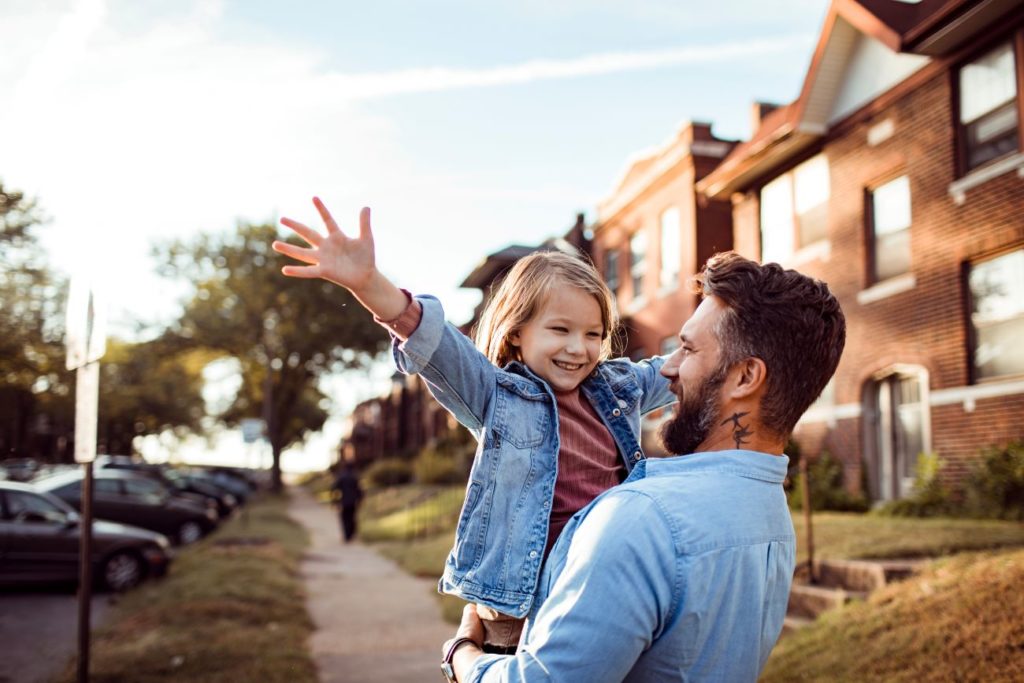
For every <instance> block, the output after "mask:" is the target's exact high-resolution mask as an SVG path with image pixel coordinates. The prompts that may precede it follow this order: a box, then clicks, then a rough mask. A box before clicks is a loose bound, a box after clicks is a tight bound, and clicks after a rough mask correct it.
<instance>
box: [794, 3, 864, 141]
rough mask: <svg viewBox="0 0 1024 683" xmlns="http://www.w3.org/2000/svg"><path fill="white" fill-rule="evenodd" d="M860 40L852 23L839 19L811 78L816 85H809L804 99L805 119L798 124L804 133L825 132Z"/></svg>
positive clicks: (858, 33) (803, 117) (802, 118)
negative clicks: (854, 50) (847, 68)
mask: <svg viewBox="0 0 1024 683" xmlns="http://www.w3.org/2000/svg"><path fill="white" fill-rule="evenodd" d="M858 36H860V32H859V31H857V29H855V28H854V27H853V26H852V25H851V24H850V23H849V22H847V21H846V20H845V19H843V18H842V17H836V21H835V24H833V26H832V31H831V33H830V34H829V36H828V42H827V43H826V44H825V48H824V52H823V53H822V55H821V59H820V60H819V61H818V64H817V69H816V70H815V73H814V74H813V76H812V78H813V79H814V81H813V82H812V83H810V84H809V85H810V88H809V90H808V91H807V93H806V95H805V97H806V99H805V101H804V110H803V116H802V117H801V120H800V123H799V124H798V125H799V127H800V128H801V129H804V130H811V131H815V132H817V131H822V130H824V129H825V126H826V124H827V123H828V121H829V115H830V114H831V113H832V106H833V103H834V102H835V98H836V93H837V92H838V91H839V88H840V86H841V85H842V82H843V76H844V75H845V73H846V64H847V62H848V61H849V58H850V54H851V52H852V51H853V48H854V46H855V45H856V43H857V38H858Z"/></svg>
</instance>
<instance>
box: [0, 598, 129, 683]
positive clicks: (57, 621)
mask: <svg viewBox="0 0 1024 683" xmlns="http://www.w3.org/2000/svg"><path fill="white" fill-rule="evenodd" d="M110 604H111V597H110V596H108V595H106V594H99V595H94V596H93V599H92V609H91V615H92V625H93V628H96V626H97V625H98V624H100V623H102V620H103V619H104V617H105V616H106V614H107V610H108V609H109V607H110ZM0 643H3V656H2V657H0V683H49V681H51V680H52V679H53V676H54V675H56V674H57V673H58V672H59V671H61V670H62V669H63V668H64V666H66V665H67V663H68V662H69V661H70V660H71V658H72V657H74V656H75V653H76V652H77V649H78V596H77V595H76V594H75V592H74V588H73V587H69V586H63V587H45V588H43V587H39V588H36V587H20V586H19V587H5V588H2V589H0Z"/></svg>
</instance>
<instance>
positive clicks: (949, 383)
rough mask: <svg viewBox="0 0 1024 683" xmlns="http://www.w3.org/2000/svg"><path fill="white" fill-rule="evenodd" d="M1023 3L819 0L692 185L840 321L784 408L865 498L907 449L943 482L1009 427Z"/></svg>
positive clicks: (1020, 243)
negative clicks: (838, 334) (794, 73)
mask: <svg viewBox="0 0 1024 683" xmlns="http://www.w3.org/2000/svg"><path fill="white" fill-rule="evenodd" d="M1022 93H1024V3H1022V2H999V1H996V0H981V1H963V0H921V2H917V3H907V2H894V1H892V0H860V2H854V1H852V0H835V1H834V2H833V4H832V6H831V7H830V9H829V12H828V15H827V17H826V20H825V24H824V27H823V29H822V33H821V36H820V39H819V42H818V45H817V49H816V51H815V54H814V57H813V59H812V62H811V65H810V68H809V69H808V72H807V74H806V78H805V81H804V85H803V88H802V91H801V93H800V95H799V97H798V98H797V99H796V100H795V101H794V102H792V103H790V104H789V105H787V106H785V107H780V108H777V109H775V110H774V111H771V112H770V113H767V115H766V116H765V117H764V120H763V121H762V122H761V123H760V125H759V126H758V127H757V128H756V129H755V132H754V134H753V136H752V138H751V140H750V141H748V142H745V143H743V144H742V145H739V146H737V147H736V148H735V149H734V150H733V151H732V152H731V154H730V155H729V156H728V157H727V158H726V159H725V160H724V161H723V162H722V163H721V164H720V165H719V166H718V168H716V169H715V170H714V171H713V172H711V173H710V174H709V175H707V176H706V177H705V178H703V179H701V180H699V181H698V189H699V190H700V192H701V193H702V194H703V195H704V196H706V197H707V198H709V199H711V200H716V201H725V200H731V202H732V211H733V226H734V243H735V248H736V249H737V250H738V251H740V252H741V253H743V254H744V255H746V256H748V257H751V258H755V259H759V260H763V261H778V262H780V263H782V264H784V265H786V266H788V267H793V268H796V269H798V270H800V271H801V272H804V273H807V274H809V275H812V276H814V277H818V278H821V279H823V280H825V281H827V282H828V283H829V286H830V287H831V288H832V290H833V291H834V292H835V294H836V295H837V296H838V297H839V299H840V301H841V303H842V306H843V309H844V311H845V313H846V317H847V322H848V341H847V347H846V352H845V354H844V357H843V359H842V362H841V363H840V366H839V369H838V371H837V373H836V376H835V378H834V380H833V382H832V383H831V384H830V386H829V387H828V388H827V389H826V391H825V393H824V395H823V396H822V397H821V399H819V401H818V403H817V404H815V406H813V407H812V408H811V409H810V410H809V411H808V413H807V414H806V415H805V416H804V418H803V419H802V420H801V422H800V425H799V427H798V429H797V433H796V435H795V436H796V438H797V440H798V441H799V442H800V443H801V445H802V447H803V450H804V452H805V453H807V454H810V455H814V454H817V453H820V452H821V451H823V450H828V451H829V452H831V453H832V454H833V455H836V456H838V457H839V458H841V460H842V461H843V463H844V467H845V472H846V474H847V477H846V479H847V485H848V486H849V487H850V488H853V489H856V488H858V487H859V486H860V485H861V483H862V482H863V483H864V484H865V485H866V486H867V488H868V493H869V494H870V496H871V498H873V499H875V500H888V499H892V498H897V497H901V496H903V495H906V494H907V493H908V492H909V487H910V484H911V482H912V480H913V475H914V467H915V463H916V457H917V454H918V453H919V452H935V453H937V454H939V456H940V458H941V459H942V460H943V461H944V463H945V467H944V470H943V472H944V476H946V477H947V478H949V479H958V478H960V477H962V476H963V474H964V473H965V471H966V469H967V467H968V465H969V463H970V461H971V460H972V459H973V458H975V457H976V456H977V454H978V452H979V450H980V449H981V448H983V447H985V446H987V445H990V444H998V443H1005V442H1007V441H1009V440H1013V439H1021V438H1022V437H1024V153H1022V146H1021V141H1022V139H1024V135H1022V121H1024V97H1022Z"/></svg>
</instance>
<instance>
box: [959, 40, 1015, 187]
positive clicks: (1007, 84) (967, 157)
mask: <svg viewBox="0 0 1024 683" xmlns="http://www.w3.org/2000/svg"><path fill="white" fill-rule="evenodd" d="M1018 42H1019V41H1018ZM1014 53H1015V50H1014V41H1013V40H1007V41H1006V42H1005V43H1002V44H1000V45H998V46H996V47H995V48H994V49H992V50H990V51H989V52H986V53H985V54H984V55H982V56H981V57H979V58H978V59H975V60H974V61H972V62H970V63H968V64H965V65H964V66H962V67H960V70H959V73H958V80H957V85H958V90H959V101H958V107H957V108H958V111H959V117H958V119H959V120H958V121H957V123H958V127H957V128H958V130H957V133H958V136H959V140H960V162H961V163H960V166H961V172H962V173H967V172H968V171H971V170H972V169H975V168H977V167H978V166H981V165H982V164H985V163H987V162H989V161H992V160H993V159H998V158H999V157H1002V156H1006V155H1007V154H1011V153H1013V152H1016V151H1017V150H1018V149H1019V148H1020V122H1019V115H1020V112H1019V106H1020V105H1019V104H1018V101H1017V100H1018V92H1017V79H1018V75H1017V66H1016V60H1017V59H1019V56H1015V54H1014Z"/></svg>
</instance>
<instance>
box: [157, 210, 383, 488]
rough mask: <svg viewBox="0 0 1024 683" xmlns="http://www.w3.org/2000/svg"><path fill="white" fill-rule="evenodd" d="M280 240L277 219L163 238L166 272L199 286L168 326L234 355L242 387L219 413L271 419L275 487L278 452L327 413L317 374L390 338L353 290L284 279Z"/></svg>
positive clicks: (189, 343)
mask: <svg viewBox="0 0 1024 683" xmlns="http://www.w3.org/2000/svg"><path fill="white" fill-rule="evenodd" d="M277 238H278V235H277V230H276V229H275V228H274V226H272V225H251V224H242V225H239V226H238V229H237V231H235V232H234V233H232V234H227V235H214V234H204V235H201V236H199V237H198V238H196V239H194V240H192V241H185V242H182V241H179V242H174V243H171V244H168V245H164V246H162V247H159V248H158V249H157V256H158V260H159V261H160V262H161V263H163V264H164V265H163V266H162V269H161V272H162V274H163V275H165V276H167V277H173V278H179V279H187V280H188V281H190V282H192V283H193V284H194V286H195V292H194V294H193V295H192V298H191V299H190V300H189V301H188V302H187V303H186V304H185V308H184V312H183V314H182V316H181V319H180V320H179V321H178V322H177V323H176V324H175V325H173V326H172V328H171V330H170V332H171V333H172V334H173V335H174V336H176V337H177V339H178V343H179V344H180V345H181V346H182V347H184V348H193V349H204V350H206V352H207V353H209V354H210V355H211V356H219V357H229V358H233V359H235V360H236V361H237V363H238V366H239V367H240V369H241V380H242V381H241V384H240V388H239V390H238V392H237V394H236V395H235V397H234V400H233V401H232V403H231V405H230V407H229V408H228V409H227V410H226V411H225V412H224V413H223V414H222V415H221V416H220V418H221V419H222V420H223V421H224V422H225V423H226V424H228V425H236V424H238V423H239V422H240V421H241V420H242V419H244V418H247V417H248V418H260V417H262V418H264V419H265V420H266V422H267V431H268V434H267V437H268V439H269V441H270V445H271V447H272V450H273V453H274V480H275V483H276V484H278V485H279V484H280V454H281V452H282V451H283V450H284V449H286V448H288V447H289V446H290V445H292V444H294V443H297V442H299V441H301V440H303V439H304V438H305V436H306V435H307V434H308V433H310V432H312V431H316V430H319V429H320V428H321V427H322V426H323V423H324V421H325V420H326V418H327V407H328V405H329V403H328V397H326V396H325V395H324V394H323V393H322V392H321V391H320V389H319V388H318V383H319V379H320V377H321V376H322V375H324V374H325V373H328V372H332V371H337V370H340V369H343V368H347V367H354V366H359V365H363V364H365V363H367V362H369V361H370V360H371V358H372V357H373V355H375V354H377V353H378V352H380V351H381V350H382V349H383V348H384V347H385V344H386V340H387V337H386V334H385V333H384V331H383V330H382V329H381V328H380V326H379V325H376V324H375V323H374V322H373V320H372V318H371V316H370V315H369V314H368V313H367V312H366V311H365V310H364V309H363V308H362V306H360V305H359V304H358V303H357V302H356V301H355V300H354V299H353V298H352V296H351V295H350V294H349V293H348V292H347V291H345V290H343V289H341V288H339V287H337V286H335V285H332V284H330V283H327V282H324V281H320V280H317V281H309V280H294V279H291V278H285V277H284V276H282V275H281V267H282V266H283V265H285V264H286V263H287V261H288V260H287V259H285V258H284V257H282V256H281V255H279V254H277V253H276V252H274V251H273V250H272V249H271V248H270V244H271V242H272V241H273V240H274V239H277Z"/></svg>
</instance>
